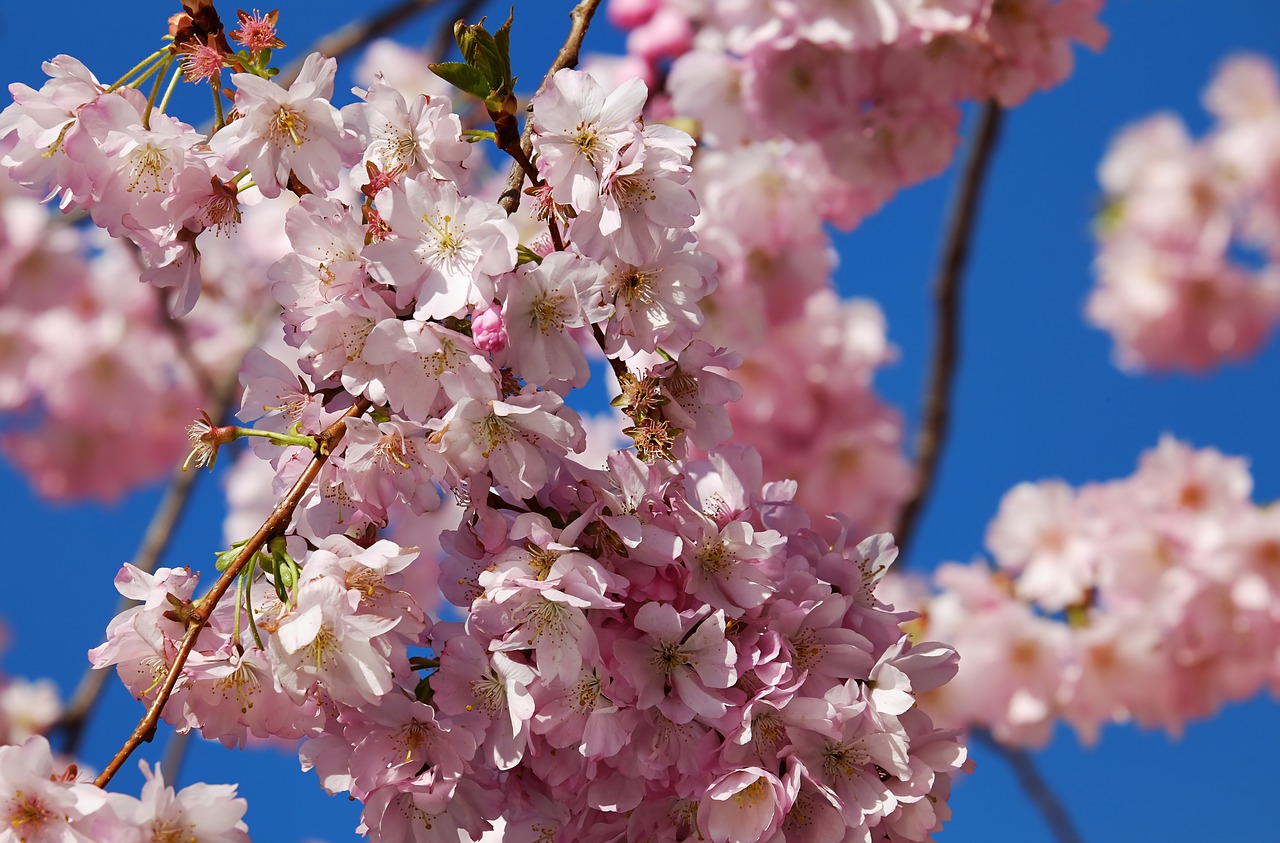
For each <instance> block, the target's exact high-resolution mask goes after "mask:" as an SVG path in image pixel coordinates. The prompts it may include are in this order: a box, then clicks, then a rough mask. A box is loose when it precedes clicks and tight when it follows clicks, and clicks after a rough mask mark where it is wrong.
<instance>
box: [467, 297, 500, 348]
mask: <svg viewBox="0 0 1280 843" xmlns="http://www.w3.org/2000/svg"><path fill="white" fill-rule="evenodd" d="M471 338H472V339H474V340H475V341H476V348H478V349H480V350H481V351H488V352H495V351H502V349H504V348H506V347H507V326H506V325H504V324H503V322H502V310H501V309H499V308H497V307H491V308H489V309H488V310H484V311H481V312H480V313H477V314H476V315H475V316H474V317H472V319H471Z"/></svg>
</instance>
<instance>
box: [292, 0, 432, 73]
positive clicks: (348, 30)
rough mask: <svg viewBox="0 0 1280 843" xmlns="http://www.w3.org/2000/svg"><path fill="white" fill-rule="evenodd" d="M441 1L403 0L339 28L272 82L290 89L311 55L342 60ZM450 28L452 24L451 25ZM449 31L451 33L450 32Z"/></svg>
mask: <svg viewBox="0 0 1280 843" xmlns="http://www.w3.org/2000/svg"><path fill="white" fill-rule="evenodd" d="M441 2H442V0H404V2H401V3H397V4H396V5H394V6H390V7H388V8H386V9H384V10H382V11H381V12H379V13H378V14H376V15H373V16H372V17H369V18H366V19H364V20H357V21H352V22H351V23H349V24H347V25H346V26H344V27H342V28H341V29H338V30H335V31H334V32H331V33H329V34H328V35H326V36H324V37H323V38H321V39H320V40H319V41H317V42H315V44H313V45H312V46H311V47H310V49H308V50H307V52H306V54H304V55H303V56H302V57H300V58H298V59H297V60H295V61H293V62H291V63H290V64H289V65H288V66H287V67H286V68H285V69H284V70H282V71H281V72H280V75H279V76H277V77H276V79H275V81H276V82H277V83H278V84H279V85H280V86H281V87H285V88H287V87H289V86H290V85H291V84H293V80H295V79H297V78H298V74H299V73H301V72H302V65H303V62H305V61H306V57H307V56H308V55H311V54H312V53H321V54H322V55H326V56H329V57H330V58H341V57H342V56H345V55H347V54H348V53H351V52H354V51H355V50H358V49H360V48H361V47H363V46H364V45H366V44H368V43H369V42H370V41H372V40H373V39H375V38H377V37H379V36H382V35H386V34H387V33H388V32H392V31H394V30H396V29H398V28H399V27H401V26H403V25H404V24H406V23H408V22H409V21H411V20H413V19H414V18H415V17H417V16H418V15H420V14H423V13H424V12H428V11H430V10H431V9H433V8H435V7H436V6H439V5H440V4H441ZM451 25H452V24H451ZM450 31H452V30H450Z"/></svg>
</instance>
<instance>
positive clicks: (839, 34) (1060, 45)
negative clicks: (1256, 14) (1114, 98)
mask: <svg viewBox="0 0 1280 843" xmlns="http://www.w3.org/2000/svg"><path fill="white" fill-rule="evenodd" d="M1101 5H1102V4H1101V2H1100V0H1060V2H1051V1H1050V0H1019V2H1013V3H1007V2H999V3H997V2H992V0H958V1H957V2H946V3H920V2H907V0H856V2H792V0H754V1H753V2H737V0H734V1H733V2H728V1H727V0H711V1H710V2H699V3H691V2H686V0H612V2H611V3H610V5H609V15H610V17H611V19H612V20H613V21H614V22H615V23H616V24H618V25H619V26H621V27H623V28H624V29H628V30H630V35H629V38H628V50H629V53H630V63H624V64H622V65H620V66H616V67H613V68H608V67H606V68H605V69H606V70H612V71H613V73H614V74H615V75H618V76H623V75H625V74H626V73H639V74H641V75H643V76H646V77H647V78H650V79H653V80H655V81H657V80H661V81H662V84H663V86H664V89H663V94H664V96H663V98H661V99H658V100H656V101H655V102H654V103H652V104H651V107H650V112H651V114H652V115H653V116H655V117H660V118H662V119H674V120H676V121H683V124H684V125H690V126H692V127H694V128H695V133H696V134H699V135H700V141H701V142H702V146H701V148H700V150H699V152H698V159H697V164H696V167H695V174H694V185H695V191H696V193H697V195H698V197H699V200H700V202H701V205H702V213H701V214H700V215H699V217H698V219H697V222H696V227H697V231H698V236H699V242H700V243H701V246H702V248H703V249H704V250H705V251H706V252H707V253H708V254H710V255H712V256H713V257H715V258H716V261H717V263H718V266H719V274H720V286H719V292H718V293H717V294H715V295H714V296H712V297H711V299H710V301H709V302H708V303H707V304H706V306H705V307H704V310H705V312H706V313H707V322H708V324H707V332H708V333H707V335H708V336H710V337H712V338H714V341H715V342H717V343H721V344H724V345H726V346H728V347H730V348H733V349H735V350H737V351H740V352H741V353H742V354H743V355H744V365H743V366H742V367H741V369H740V370H739V374H738V377H739V379H740V380H742V382H743V384H744V385H745V386H748V390H747V392H748V396H749V397H748V399H747V400H746V401H745V402H743V403H740V404H738V405H736V406H734V407H732V408H731V409H730V414H731V417H732V420H733V423H734V425H735V427H736V428H737V429H738V430H739V431H741V432H742V433H743V434H744V436H745V437H746V438H747V440H748V441H751V442H752V444H753V445H754V446H756V447H757V448H759V449H760V452H761V454H762V456H763V459H764V465H765V472H766V476H767V477H769V478H770V479H781V478H783V477H791V478H795V479H796V480H798V481H799V482H800V488H801V498H802V500H804V501H805V502H806V503H810V502H814V501H818V500H822V501H829V500H837V501H839V502H840V506H841V508H842V509H844V510H845V511H846V512H847V513H848V514H849V515H850V516H852V517H853V518H854V519H855V524H856V525H857V528H858V529H866V530H877V529H884V528H886V527H887V526H888V525H890V524H891V523H892V522H893V521H894V520H895V519H896V516H897V514H898V512H899V511H900V509H901V507H902V506H903V504H904V502H905V500H906V499H907V498H908V497H909V496H910V495H911V493H912V491H913V488H914V479H913V477H912V476H911V471H910V468H909V466H908V463H907V461H906V459H905V457H904V456H903V454H902V449H901V442H902V439H903V432H902V423H901V419H900V417H899V415H898V414H897V413H896V412H895V411H893V410H892V409H890V408H888V407H886V406H885V405H884V403H883V402H882V401H881V400H880V399H879V397H878V396H877V395H876V394H875V392H874V391H873V389H872V388H871V387H870V372H871V371H872V370H874V368H878V367H879V366H880V365H883V364H884V363H885V362H887V361H888V355H887V354H884V353H883V351H881V352H876V351H874V350H872V351H871V352H870V356H869V357H864V356H863V350H862V349H854V348H851V347H850V345H851V344H852V345H866V344H868V343H870V345H872V346H874V345H876V344H878V345H880V346H881V347H884V345H885V343H884V339H883V327H882V326H883V319H882V318H881V317H880V315H879V314H878V313H876V312H874V306H873V305H869V304H861V305H857V306H853V307H850V306H845V307H836V306H835V304H834V297H833V296H832V295H831V292H830V291H831V288H832V274H833V272H834V269H835V252H834V250H833V249H832V246H831V237H830V233H829V231H828V230H827V228H826V225H827V224H828V223H834V224H835V225H837V226H839V227H841V228H851V227H853V226H855V225H857V224H858V222H859V221H861V220H862V219H863V218H864V217H866V216H868V215H869V214H871V213H873V212H874V211H876V210H877V209H878V208H879V207H880V206H881V205H882V204H883V203H884V202H886V201H887V200H888V199H889V198H891V197H892V196H893V195H894V194H896V193H897V191H898V190H900V189H902V188H904V187H907V186H909V185H911V184H915V183H917V182H919V181H921V180H923V179H926V178H929V177H932V176H934V175H937V174H938V173H940V172H942V170H944V169H945V168H946V167H947V165H948V164H949V163H950V161H951V159H952V156H953V154H954V152H955V148H956V146H957V145H958V143H959V136H958V133H957V128H958V125H959V122H960V116H961V110H960V106H961V104H962V103H963V102H964V101H967V100H976V101H983V100H996V101H998V102H1000V103H1001V104H1002V105H1006V106H1010V105H1014V104H1017V103H1018V102H1021V101H1022V100H1024V99H1025V98H1026V97H1027V96H1029V95H1030V94H1031V93H1032V92H1033V91H1035V90H1039V89H1044V88H1048V87H1051V86H1053V85H1056V84H1058V83H1059V82H1061V81H1063V79H1065V78H1066V76H1067V75H1068V74H1069V73H1070V71H1071V67H1072V61H1073V59H1072V42H1080V43H1084V44H1086V45H1088V46H1090V47H1092V48H1094V49H1097V48H1100V47H1101V46H1102V44H1103V43H1104V41H1105V40H1106V32H1105V30H1104V29H1103V28H1102V27H1101V25H1100V24H1098V23H1097V21H1096V16H1097V14H1098V12H1099V11H1100V9H1101ZM876 326H880V328H879V332H880V336H879V338H878V339H877V338H876V337H875V333H876ZM842 333H843V334H846V335H847V336H848V337H851V338H853V339H845V338H843V337H842ZM851 358H857V359H851ZM797 372H798V373H802V376H800V377H795V376H794V373H797ZM783 373H793V374H792V376H785V377H779V375H780V374H783ZM783 408H786V409H785V411H784V409H783ZM833 496H834V497H833Z"/></svg>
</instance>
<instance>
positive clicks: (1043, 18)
mask: <svg viewBox="0 0 1280 843" xmlns="http://www.w3.org/2000/svg"><path fill="white" fill-rule="evenodd" d="M1101 8H1102V0H1056V2H1055V0H1016V2H996V0H956V1H955V2H944V3H932V2H930V3H923V2H917V1H916V0H858V2H830V1H829V0H820V1H819V2H797V0H749V2H741V0H709V2H699V3H693V2H688V0H611V2H610V4H609V15H610V18H611V19H612V20H613V21H614V22H615V23H616V24H618V25H619V26H622V27H623V28H625V29H629V30H630V36H629V39H628V42H627V47H628V51H629V53H630V55H631V57H632V58H633V60H634V61H635V62H636V63H638V64H640V65H641V67H642V68H643V70H642V72H647V73H648V75H649V76H650V77H651V78H655V79H656V78H659V77H660V76H664V77H666V83H665V84H666V93H667V94H668V95H669V98H670V102H669V108H670V109H671V111H672V112H673V113H674V114H677V115H680V116H682V117H686V118H692V119H694V120H696V121H697V122H698V125H699V126H700V128H701V131H702V132H703V134H704V136H705V137H706V138H707V139H708V140H710V142H711V143H712V144H713V145H714V146H716V147H718V148H720V149H721V150H722V151H724V152H726V153H729V152H731V151H732V150H734V149H735V148H736V147H740V146H743V145H746V146H748V147H750V146H754V145H756V144H759V143H768V142H781V143H782V144H783V146H784V147H785V148H786V152H785V153H784V154H785V155H786V157H788V158H791V159H793V161H794V165H795V166H808V167H809V169H808V171H807V173H806V176H807V178H806V179H804V180H805V181H808V182H809V183H810V184H821V185H822V186H823V190H822V193H823V199H822V202H821V212H822V213H823V215H824V216H826V217H827V218H828V219H830V220H832V221H834V222H836V223H837V224H840V225H843V226H851V225H853V224H855V223H856V222H857V220H859V219H861V218H862V217H864V216H866V215H867V214H868V213H870V212H872V211H874V210H875V209H877V208H878V207H879V206H880V205H881V204H883V203H884V202H885V201H886V200H887V199H888V198H889V197H890V196H892V195H893V194H894V193H896V192H897V191H898V190H899V189H901V188H903V187H906V186H908V185H911V184H914V183H916V182H919V181H921V180H923V179H925V178H928V177H930V176H934V175H937V174H938V173H940V172H941V171H942V170H943V169H945V167H946V166H947V164H948V163H949V162H950V160H951V157H952V155H953V153H954V151H955V148H956V146H957V144H958V137H957V134H956V128H957V125H958V124H959V121H960V109H959V105H960V104H961V103H962V102H964V101H966V100H971V101H978V102H982V101H987V100H993V101H996V102H999V103H1000V104H1001V105H1003V106H1005V107H1009V106H1013V105H1017V104H1018V103H1020V102H1022V101H1023V100H1025V99H1026V98H1027V97H1028V96H1029V95H1030V94H1031V93H1033V92H1034V91H1037V90H1042V89H1046V88H1050V87H1053V86H1054V85H1057V84H1059V83H1061V82H1062V81H1063V80H1064V79H1066V77H1067V76H1068V75H1069V74H1070V72H1071V69H1072V64H1073V58H1072V45H1073V43H1081V44H1084V45H1086V46H1089V47H1091V48H1093V49H1095V50H1096V49H1100V48H1101V47H1102V46H1103V44H1104V43H1105V42H1106V37H1107V33H1106V30H1105V29H1104V28H1103V27H1102V25H1101V24H1099V23H1098V22H1097V20H1096V18H1097V15H1098V13H1099V12H1100V11H1101ZM629 69H630V68H629Z"/></svg>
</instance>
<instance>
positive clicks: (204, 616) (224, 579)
mask: <svg viewBox="0 0 1280 843" xmlns="http://www.w3.org/2000/svg"><path fill="white" fill-rule="evenodd" d="M370 406H371V402H370V401H369V400H368V399H365V398H361V399H359V400H357V401H356V403H355V404H354V405H353V406H352V407H351V409H349V410H347V411H346V412H345V413H343V414H342V417H341V418H339V419H338V420H337V421H335V422H334V423H333V424H331V425H329V426H328V427H327V428H325V430H324V432H323V433H321V434H320V436H319V437H317V438H318V439H319V441H320V446H319V447H318V448H317V449H316V454H315V456H313V457H312V458H311V462H310V463H308V464H307V467H306V468H305V469H303V471H302V475H301V476H300V477H298V479H297V480H296V481H294V484H293V486H292V487H291V488H290V489H289V492H288V494H286V495H285V497H284V500H282V501H281V502H280V503H279V504H278V505H277V506H276V508H275V510H274V511H273V512H272V513H271V515H270V516H269V517H268V518H267V520H266V521H264V522H263V523H262V526H261V527H259V528H258V532H256V533H254V534H253V538H251V539H249V541H248V542H246V543H245V545H244V546H243V547H242V548H240V552H239V553H238V554H237V555H236V558H235V561H234V562H232V563H231V565H229V566H228V567H227V570H225V571H223V573H222V576H220V577H219V578H218V581H217V582H216V583H214V584H213V587H212V588H211V589H209V591H208V593H207V594H205V595H204V596H202V597H201V598H200V599H199V600H198V601H196V604H195V609H194V610H193V611H192V613H191V620H190V621H189V622H188V624H187V631H186V634H185V635H183V636H182V641H181V642H180V643H179V644H178V652H177V654H176V655H175V656H174V659H173V664H171V665H170V666H169V670H168V672H167V673H166V674H165V678H164V684H163V685H161V686H160V690H159V691H158V692H157V693H156V698H155V700H154V701H152V703H151V705H150V707H148V708H147V713H146V715H145V716H144V717H143V718H142V720H141V721H140V722H139V723H138V726H137V728H135V729H134V730H133V734H131V735H129V738H128V740H126V741H125V743H124V746H122V747H120V750H119V751H118V752H116V754H115V756H114V757H112V759H111V762H110V763H108V764H107V766H106V768H105V769H104V770H103V771H102V773H101V774H100V775H99V776H98V778H97V779H96V780H95V782H94V784H96V785H97V786H98V787H106V786H107V783H108V782H110V781H111V779H112V777H113V776H115V774H116V773H117V772H118V771H119V770H120V767H121V765H123V764H124V762H125V761H126V760H127V759H128V758H129V756H130V755H131V754H132V753H133V751H134V750H135V749H137V748H138V747H139V746H141V745H142V744H143V743H145V742H147V741H149V740H151V738H152V736H153V735H154V734H155V730H156V725H157V724H158V723H159V722H160V715H161V713H162V712H163V711H164V706H165V703H167V702H168V701H169V697H170V696H171V695H172V694H173V689H174V687H176V686H177V684H178V680H179V679H180V678H181V677H182V668H183V666H184V665H186V663H187V658H188V657H189V656H190V655H191V651H192V650H194V649H195V646H196V639H197V638H199V637H200V632H201V630H203V629H204V627H205V625H206V624H207V623H208V622H209V618H210V617H212V615H213V611H214V609H215V608H217V605H218V601H220V600H221V599H222V596H223V595H224V594H226V592H227V589H229V588H230V587H231V584H232V583H233V582H235V579H236V577H237V576H239V575H240V571H241V570H242V569H243V568H244V566H245V565H246V564H247V563H248V562H249V560H250V559H252V558H253V557H254V556H255V555H257V553H258V551H259V550H261V549H262V548H263V547H264V546H266V544H267V542H268V541H270V540H271V539H272V538H274V537H275V536H278V535H282V534H283V533H284V531H285V530H286V529H288V527H289V522H290V521H291V520H292V519H293V513H294V510H296V509H297V508H298V504H299V503H301V502H302V498H303V497H304V496H305V495H306V494H307V490H309V489H310V488H311V484H312V483H313V482H315V479H316V477H317V476H318V475H319V474H320V469H321V468H322V467H323V466H324V464H325V462H326V461H327V460H328V459H329V454H331V453H333V450H334V448H336V447H337V446H338V443H339V442H341V441H342V437H343V436H344V435H345V434H346V432H347V420H348V419H350V418H353V417H355V416H359V415H361V414H363V413H364V412H365V410H368V409H369V407H370Z"/></svg>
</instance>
